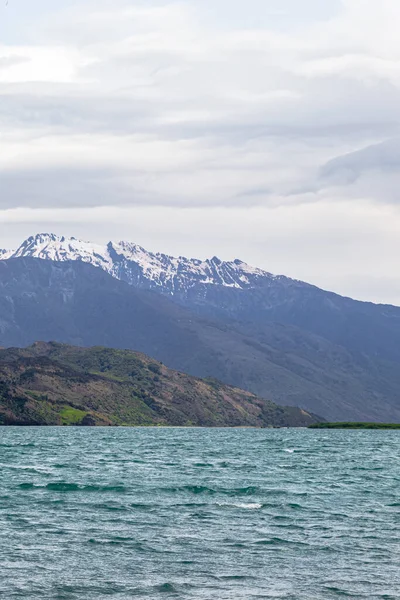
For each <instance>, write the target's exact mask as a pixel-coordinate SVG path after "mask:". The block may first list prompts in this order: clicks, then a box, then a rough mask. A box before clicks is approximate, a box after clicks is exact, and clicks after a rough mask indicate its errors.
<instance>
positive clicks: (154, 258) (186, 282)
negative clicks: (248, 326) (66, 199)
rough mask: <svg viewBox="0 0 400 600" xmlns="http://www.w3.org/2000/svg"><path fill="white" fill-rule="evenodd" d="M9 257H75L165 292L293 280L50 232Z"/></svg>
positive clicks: (236, 263) (236, 264)
mask: <svg viewBox="0 0 400 600" xmlns="http://www.w3.org/2000/svg"><path fill="white" fill-rule="evenodd" d="M10 258H39V259H42V260H51V261H55V262H64V261H70V260H72V261H75V260H79V261H83V262H87V263H89V264H92V265H93V266H96V267H100V268H102V269H103V270H105V271H106V272H107V273H109V274H110V275H112V276H113V277H115V278H116V279H121V280H122V281H126V282H127V283H130V284H131V285H135V286H136V287H143V288H145V289H155V288H163V291H164V293H168V294H170V295H175V294H176V293H182V292H185V291H186V292H187V290H188V289H190V288H191V287H193V286H194V285H195V284H201V285H210V284H214V285H220V286H222V287H226V288H235V289H248V288H251V287H254V285H257V284H259V283H260V280H264V281H268V280H270V281H276V280H280V279H282V280H287V281H293V282H295V281H296V280H291V279H289V278H287V277H284V276H283V275H273V274H271V273H269V272H267V271H264V270H262V269H259V268H257V267H252V266H250V265H248V264H246V263H244V262H243V261H241V260H240V259H235V260H233V261H222V260H220V259H219V258H218V257H216V256H214V257H213V258H211V259H206V260H200V259H196V258H190V259H189V258H186V257H184V256H180V257H173V256H169V255H167V254H162V253H160V252H157V253H153V252H149V251H147V250H145V249H144V248H143V247H142V246H139V245H138V244H135V243H133V242H127V241H120V242H112V241H110V242H108V244H105V245H101V244H93V243H91V242H84V241H82V240H79V239H77V238H75V237H69V238H68V237H65V236H57V235H55V234H52V233H40V234H37V235H35V236H31V237H29V238H27V239H26V240H25V241H24V242H23V243H22V244H21V245H20V246H19V247H18V248H17V250H15V251H14V250H0V260H8V259H10Z"/></svg>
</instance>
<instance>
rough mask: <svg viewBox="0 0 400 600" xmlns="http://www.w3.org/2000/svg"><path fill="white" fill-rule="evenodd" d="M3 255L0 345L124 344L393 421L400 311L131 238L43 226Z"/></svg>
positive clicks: (296, 397)
mask: <svg viewBox="0 0 400 600" xmlns="http://www.w3.org/2000/svg"><path fill="white" fill-rule="evenodd" d="M0 260H1V262H0V344H2V345H3V346H10V345H15V346H25V345H28V344H30V343H33V342H34V341H36V340H45V341H48V340H55V341H60V342H66V343H70V344H77V345H83V346H90V345H99V344H101V345H107V346H111V347H115V348H130V349H134V350H139V351H142V352H145V353H146V354H148V355H151V356H153V357H155V358H157V359H158V360H162V361H163V362H165V364H166V365H168V366H170V367H172V368H174V369H178V370H181V371H184V372H187V373H190V374H192V375H196V376H202V377H207V376H211V377H215V378H218V379H220V380H221V381H224V382H226V383H228V384H232V385H235V386H238V387H241V388H244V389H247V390H250V391H252V392H254V393H255V394H257V395H259V396H263V397H266V398H271V399H272V400H273V401H275V402H277V403H279V404H290V405H297V406H300V407H302V408H304V409H306V410H309V411H311V412H314V413H316V414H320V415H322V416H323V417H326V418H327V419H330V420H360V421H361V420H362V421H368V420H371V421H400V368H399V367H400V308H397V307H393V306H384V305H374V304H371V303H363V302H357V301H355V300H351V299H349V298H343V297H341V296H338V295H336V294H333V293H331V292H326V291H323V290H320V289H318V288H316V287H314V286H312V285H309V284H307V283H303V282H300V281H296V280H293V279H289V278H287V277H284V276H275V275H272V274H270V273H268V272H266V271H263V270H261V269H257V268H254V267H251V266H249V265H246V264H245V263H243V262H242V261H240V260H234V261H232V262H224V261H221V260H219V259H218V258H213V259H210V260H205V261H201V260H196V259H186V258H183V257H181V258H173V257H170V256H167V255H163V254H154V253H151V252H147V251H146V250H144V249H143V248H141V247H140V246H137V245H135V244H132V243H128V242H119V243H112V242H110V243H109V244H107V245H106V246H104V247H103V246H99V245H94V244H89V243H86V242H81V241H79V240H76V239H74V238H64V237H57V236H55V235H52V234H40V235H37V236H35V237H31V238H29V239H28V240H26V241H25V242H24V243H23V244H22V245H21V246H20V247H19V248H18V249H17V250H16V251H6V250H4V251H0ZM127 284H128V285H127Z"/></svg>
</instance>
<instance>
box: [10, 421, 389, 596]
mask: <svg viewBox="0 0 400 600" xmlns="http://www.w3.org/2000/svg"><path fill="white" fill-rule="evenodd" d="M399 510H400V432H399V431H344V432H343V431H318V430H314V431H311V430H273V431H270V430H238V429H236V430H215V429H214V430H211V429H203V430H199V429H197V430H196V429H113V428H110V429H90V428H89V429H84V428H82V429H81V428H60V429H57V428H48V429H45V428H43V429H40V428H32V429H28V428H0V597H1V598H5V599H9V598H29V599H35V598H41V599H43V598H45V599H47V598H51V599H73V598H79V599H83V600H86V599H88V600H89V599H99V598H110V599H114V598H115V599H117V598H118V599H127V598H144V599H149V600H152V599H156V598H157V599H158V598H159V599H161V598H169V597H170V598H177V599H178V598H184V599H188V600H190V599H206V600H211V599H216V600H222V599H225V598H226V599H246V600H250V599H253V598H286V599H292V600H297V599H305V600H313V599H315V600H319V599H321V600H327V599H330V598H346V597H349V598H354V599H356V598H359V599H368V600H373V599H375V598H376V599H378V598H386V599H392V598H393V599H395V598H396V599H398V598H400V527H399Z"/></svg>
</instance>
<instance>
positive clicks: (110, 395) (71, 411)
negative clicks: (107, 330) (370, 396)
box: [0, 343, 317, 427]
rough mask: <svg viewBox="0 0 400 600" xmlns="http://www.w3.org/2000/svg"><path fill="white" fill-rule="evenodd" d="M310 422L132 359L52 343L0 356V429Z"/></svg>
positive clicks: (300, 413) (142, 359)
mask: <svg viewBox="0 0 400 600" xmlns="http://www.w3.org/2000/svg"><path fill="white" fill-rule="evenodd" d="M316 421H317V418H316V417H315V416H313V415H311V414H309V413H307V412H305V411H303V410H300V409H298V408H292V407H281V406H277V405H276V404H273V403H272V402H268V401H267V400H262V399H260V398H257V397H256V396H254V395H253V394H250V393H249V392H244V391H243V390H239V389H236V388H233V387H229V386H226V385H223V384H221V383H219V382H218V381H214V380H212V381H207V380H202V379H197V378H194V377H190V376H188V375H184V374H182V373H178V372H176V371H171V370H170V369H167V368H166V367H165V366H164V365H163V364H161V363H159V362H156V361H154V360H152V359H150V358H148V357H147V356H145V355H143V354H139V353H137V352H129V351H126V350H125V351H123V350H111V349H108V348H75V347H72V346H66V345H61V344H55V343H51V344H46V343H36V344H34V345H33V346H31V347H29V348H25V349H16V348H13V349H9V350H4V349H3V350H0V424H1V425H103V426H104V425H179V426H188V425H190V426H207V427H216V426H217V427H226V426H238V427H239V426H251V427H268V426H279V427H280V426H284V427H291V426H293V427H297V426H308V425H310V424H312V423H315V422H316Z"/></svg>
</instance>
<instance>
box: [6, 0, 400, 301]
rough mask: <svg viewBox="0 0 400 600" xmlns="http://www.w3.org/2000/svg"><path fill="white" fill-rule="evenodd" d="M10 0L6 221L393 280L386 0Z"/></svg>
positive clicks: (392, 0)
mask: <svg viewBox="0 0 400 600" xmlns="http://www.w3.org/2000/svg"><path fill="white" fill-rule="evenodd" d="M20 1H21V4H22V9H21V10H20V11H18V15H17V14H16V13H15V14H14V13H13V12H12V11H13V10H14V8H13V7H11V9H10V10H9V13H8V15H9V16H8V18H9V19H11V21H10V23H12V22H13V23H14V25H15V30H16V32H17V33H16V39H14V40H12V39H10V37H9V33H7V35H8V37H7V38H5V35H6V32H4V31H3V32H2V29H1V28H2V25H1V15H0V32H2V33H4V39H7V42H6V43H7V44H8V46H4V47H2V49H0V100H1V101H0V127H1V131H2V136H1V139H0V234H1V235H2V236H5V237H6V238H7V239H8V237H7V236H9V237H10V239H11V237H12V236H11V234H10V233H9V232H10V231H13V232H14V231H15V232H16V231H17V229H18V230H20V229H23V231H24V232H25V231H26V232H28V230H30V231H29V232H30V233H32V228H34V230H36V229H43V226H40V227H38V226H37V224H39V223H40V224H42V222H43V225H44V226H45V227H46V228H55V229H57V230H58V231H59V232H60V233H66V234H68V233H75V234H77V235H81V236H83V237H86V238H94V239H97V238H99V237H101V238H102V240H103V241H105V240H107V239H108V238H110V237H113V236H114V234H113V233H112V232H110V231H109V229H110V228H111V229H113V231H115V232H118V231H119V232H121V233H120V235H119V234H118V235H116V236H115V237H129V238H131V239H136V241H138V242H139V243H142V244H143V245H149V246H150V247H151V248H154V249H156V250H157V249H161V250H166V251H170V252H175V253H185V254H199V255H203V256H205V255H207V254H208V253H209V252H208V251H204V252H203V251H202V248H209V247H212V253H213V254H221V255H222V256H227V257H228V258H229V257H232V256H235V255H240V256H241V257H243V258H244V259H247V260H249V261H251V262H257V263H258V264H260V265H261V266H265V267H266V268H267V269H268V270H270V271H278V272H282V271H283V272H286V273H288V274H289V275H293V276H297V277H300V278H307V279H309V280H313V281H315V282H316V283H320V284H321V285H323V286H324V287H330V288H334V289H338V291H342V292H344V293H348V294H351V293H352V290H354V292H353V293H354V294H358V293H359V294H360V295H363V296H365V297H368V294H369V295H370V297H372V295H373V294H372V292H374V293H375V289H376V286H377V285H378V283H377V282H378V281H382V290H384V291H383V292H382V294H384V295H385V296H386V297H388V298H389V297H390V299H391V300H393V298H397V297H398V290H397V288H395V286H394V285H393V284H392V278H391V275H390V270H392V271H393V269H397V265H394V264H393V261H392V258H391V257H392V256H396V255H397V254H398V251H399V250H400V247H399V246H398V245H396V244H397V241H396V240H397V239H399V235H398V234H399V232H400V216H399V215H398V214H397V212H396V207H397V204H398V198H397V192H396V190H397V189H399V184H400V176H399V175H398V172H399V169H398V166H399V165H398V156H399V155H400V153H399V150H400V142H399V141H398V140H399V139H400V113H399V110H398V106H399V102H400V68H399V64H400V43H399V41H398V32H397V23H398V20H399V18H400V3H399V2H398V0H383V4H382V3H378V4H377V3H372V2H370V3H361V2H359V1H358V0H346V1H345V2H339V0H326V1H324V2H321V1H320V0H304V1H303V2H298V0H279V1H278V0H249V1H248V2H246V3H243V2H242V1H240V0H229V1H228V0H187V1H185V2H180V3H179V2H178V3H177V2H173V1H172V0H171V1H169V0H126V1H125V0H121V1H119V0H114V1H113V2H111V1H107V0H97V1H96V2H89V1H87V0H84V1H80V2H77V1H76V0H62V1H61V2H60V3H56V4H54V3H53V2H49V0H37V2H35V3H34V4H35V10H33V9H32V2H31V1H30V3H29V5H28V4H26V11H25V10H23V9H24V3H25V2H26V3H27V0H20ZM10 4H11V3H10ZM0 10H1V9H0ZM13 15H14V16H13ZM21 15H22V16H21ZM17 17H18V18H17ZM13 18H14V21H12V19H13ZM24 19H26V21H25V22H24ZM17 23H18V27H17ZM27 61H29V62H27ZM107 207H113V211H112V212H110V211H111V209H109V208H107ZM82 211H83V212H82ZM120 211H124V212H120ZM113 214H115V215H116V217H115V219H116V220H115V221H113V218H114V217H113V216H112V215H113ZM122 214H123V216H121V215H122ZM78 215H79V216H78ZM83 215H84V216H83ZM193 215H195V216H193ZM118 219H119V221H118ZM61 221H62V222H61ZM2 223H4V225H2ZM10 223H12V224H13V225H12V226H11V225H10ZM344 223H350V224H351V228H350V229H349V231H346V232H344V231H343V228H344ZM74 224H75V226H74ZM166 224H167V225H166ZM361 224H362V225H361ZM66 226H68V231H65V230H64V227H66ZM10 227H11V229H9V228H10ZM75 228H76V229H75ZM361 228H362V230H361ZM61 230H63V231H61ZM85 232H86V233H85ZM169 232H170V233H169ZM12 235H13V236H14V237H18V240H16V241H20V239H19V237H20V236H19V235H18V236H17V234H16V233H15V234H14V233H13V234H12ZM228 238H229V239H228ZM371 238H373V239H376V240H379V241H380V245H379V244H378V243H377V244H376V246H374V252H375V254H374V255H372V254H370V251H369V245H368V244H370V239H371ZM387 238H389V239H390V240H391V241H390V248H389V247H387V250H385V246H384V245H383V244H382V240H385V239H387ZM176 239H179V240H180V242H179V243H180V244H182V246H183V247H182V248H179V247H178V244H177V243H176V245H175V241H174V240H176ZM164 244H165V246H164ZM238 244H239V245H240V249H238V250H237V251H234V249H235V248H236V247H237V246H238ZM399 245H400V244H399ZM389 255H390V256H389ZM349 256H351V257H352V261H353V262H352V261H350V263H349ZM358 256H359V259H358V258H357V257H358ZM388 256H389V259H387V257H388ZM354 257H356V258H354ZM383 263H385V265H386V263H387V265H388V266H387V270H385V272H384V273H381V272H380V265H382V264H383ZM352 265H353V266H352ZM362 277H364V282H367V283H362V281H361V278H362ZM352 282H353V283H352ZM368 282H369V283H368ZM391 287H392V290H393V295H391V293H390V288H391ZM368 290H369V291H368ZM374 297H376V298H378V295H375V296H374ZM379 299H382V298H381V297H379ZM399 301H400V297H399Z"/></svg>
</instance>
